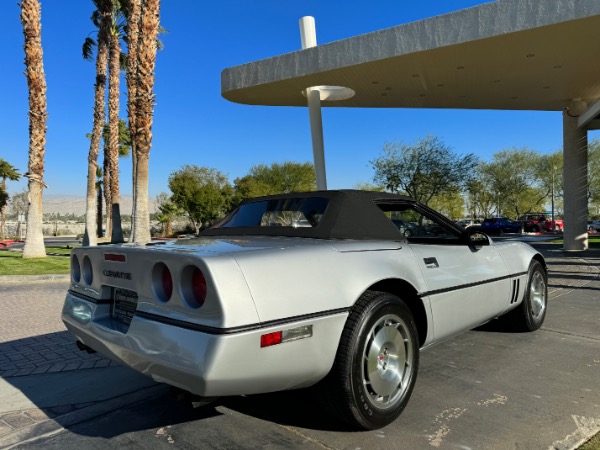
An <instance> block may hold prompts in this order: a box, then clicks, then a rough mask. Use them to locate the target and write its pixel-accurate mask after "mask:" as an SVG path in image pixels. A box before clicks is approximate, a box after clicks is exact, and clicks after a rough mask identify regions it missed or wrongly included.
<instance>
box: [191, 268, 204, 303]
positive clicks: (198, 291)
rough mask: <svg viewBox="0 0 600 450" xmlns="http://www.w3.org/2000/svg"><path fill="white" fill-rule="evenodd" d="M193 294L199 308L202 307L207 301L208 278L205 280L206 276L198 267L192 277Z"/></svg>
mask: <svg viewBox="0 0 600 450" xmlns="http://www.w3.org/2000/svg"><path fill="white" fill-rule="evenodd" d="M192 293H193V294H194V299H195V300H196V302H197V303H198V306H202V304H203V303H204V300H206V278H204V274H203V273H202V271H201V270H200V269H198V268H197V267H196V268H195V269H194V274H193V275H192Z"/></svg>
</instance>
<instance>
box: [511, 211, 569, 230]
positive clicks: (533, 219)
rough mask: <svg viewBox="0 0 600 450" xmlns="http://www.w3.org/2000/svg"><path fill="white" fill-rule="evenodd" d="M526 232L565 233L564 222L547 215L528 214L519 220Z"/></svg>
mask: <svg viewBox="0 0 600 450" xmlns="http://www.w3.org/2000/svg"><path fill="white" fill-rule="evenodd" d="M519 220H520V221H521V223H522V224H523V229H524V230H525V231H534V232H535V231H563V229H564V226H563V221H562V219H559V218H557V217H554V222H552V215H550V214H546V213H532V214H526V215H524V216H521V217H520V218H519Z"/></svg>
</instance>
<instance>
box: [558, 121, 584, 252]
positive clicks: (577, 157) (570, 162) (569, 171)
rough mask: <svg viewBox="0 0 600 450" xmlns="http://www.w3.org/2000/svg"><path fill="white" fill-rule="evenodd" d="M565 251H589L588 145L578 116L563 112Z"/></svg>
mask: <svg viewBox="0 0 600 450" xmlns="http://www.w3.org/2000/svg"><path fill="white" fill-rule="evenodd" d="M563 160H564V166H563V183H564V210H565V217H564V224H565V229H564V244H563V246H564V249H565V250H574V251H581V250H587V249H588V235H587V220H588V197H587V193H588V173H587V164H588V142H587V130H586V129H581V128H578V126H577V117H573V116H572V115H570V114H569V111H568V110H565V111H564V112H563Z"/></svg>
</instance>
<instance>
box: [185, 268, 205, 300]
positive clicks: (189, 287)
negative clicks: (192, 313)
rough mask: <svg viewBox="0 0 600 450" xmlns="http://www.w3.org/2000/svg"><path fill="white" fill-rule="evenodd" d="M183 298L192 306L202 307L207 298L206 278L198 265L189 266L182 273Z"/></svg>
mask: <svg viewBox="0 0 600 450" xmlns="http://www.w3.org/2000/svg"><path fill="white" fill-rule="evenodd" d="M181 292H182V294H183V299H184V300H185V302H186V303H187V305H188V306H189V307H191V308H200V307H201V306H202V305H203V304H204V301H205V300H206V278H205V276H204V273H202V271H201V270H200V269H199V268H198V267H196V266H187V267H186V268H185V269H184V270H183V272H182V275H181Z"/></svg>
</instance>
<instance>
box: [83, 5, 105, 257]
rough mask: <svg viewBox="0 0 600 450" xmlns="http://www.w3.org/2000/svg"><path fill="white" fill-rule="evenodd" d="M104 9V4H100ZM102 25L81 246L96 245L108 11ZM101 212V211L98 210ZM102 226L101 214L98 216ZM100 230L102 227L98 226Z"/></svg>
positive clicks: (103, 119)
mask: <svg viewBox="0 0 600 450" xmlns="http://www.w3.org/2000/svg"><path fill="white" fill-rule="evenodd" d="M101 5H103V6H104V7H105V8H106V3H104V4H101ZM100 12H101V13H102V24H101V28H100V32H99V33H98V54H97V55H96V84H95V86H94V125H93V129H92V138H91V140H90V150H89V154H88V177H87V193H86V205H85V234H84V236H83V245H97V244H98V240H97V236H98V231H99V230H97V228H96V227H97V223H98V220H97V212H98V208H97V204H96V173H97V170H98V153H99V152H100V140H101V138H102V128H103V127H104V121H105V118H104V117H105V116H104V105H105V102H104V91H105V90H106V65H107V63H108V46H107V39H108V32H107V31H108V30H107V27H108V25H109V24H110V9H107V10H104V9H103V10H101V11H100ZM100 211H102V210H100ZM100 224H102V213H101V214H100ZM100 229H102V225H100Z"/></svg>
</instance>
